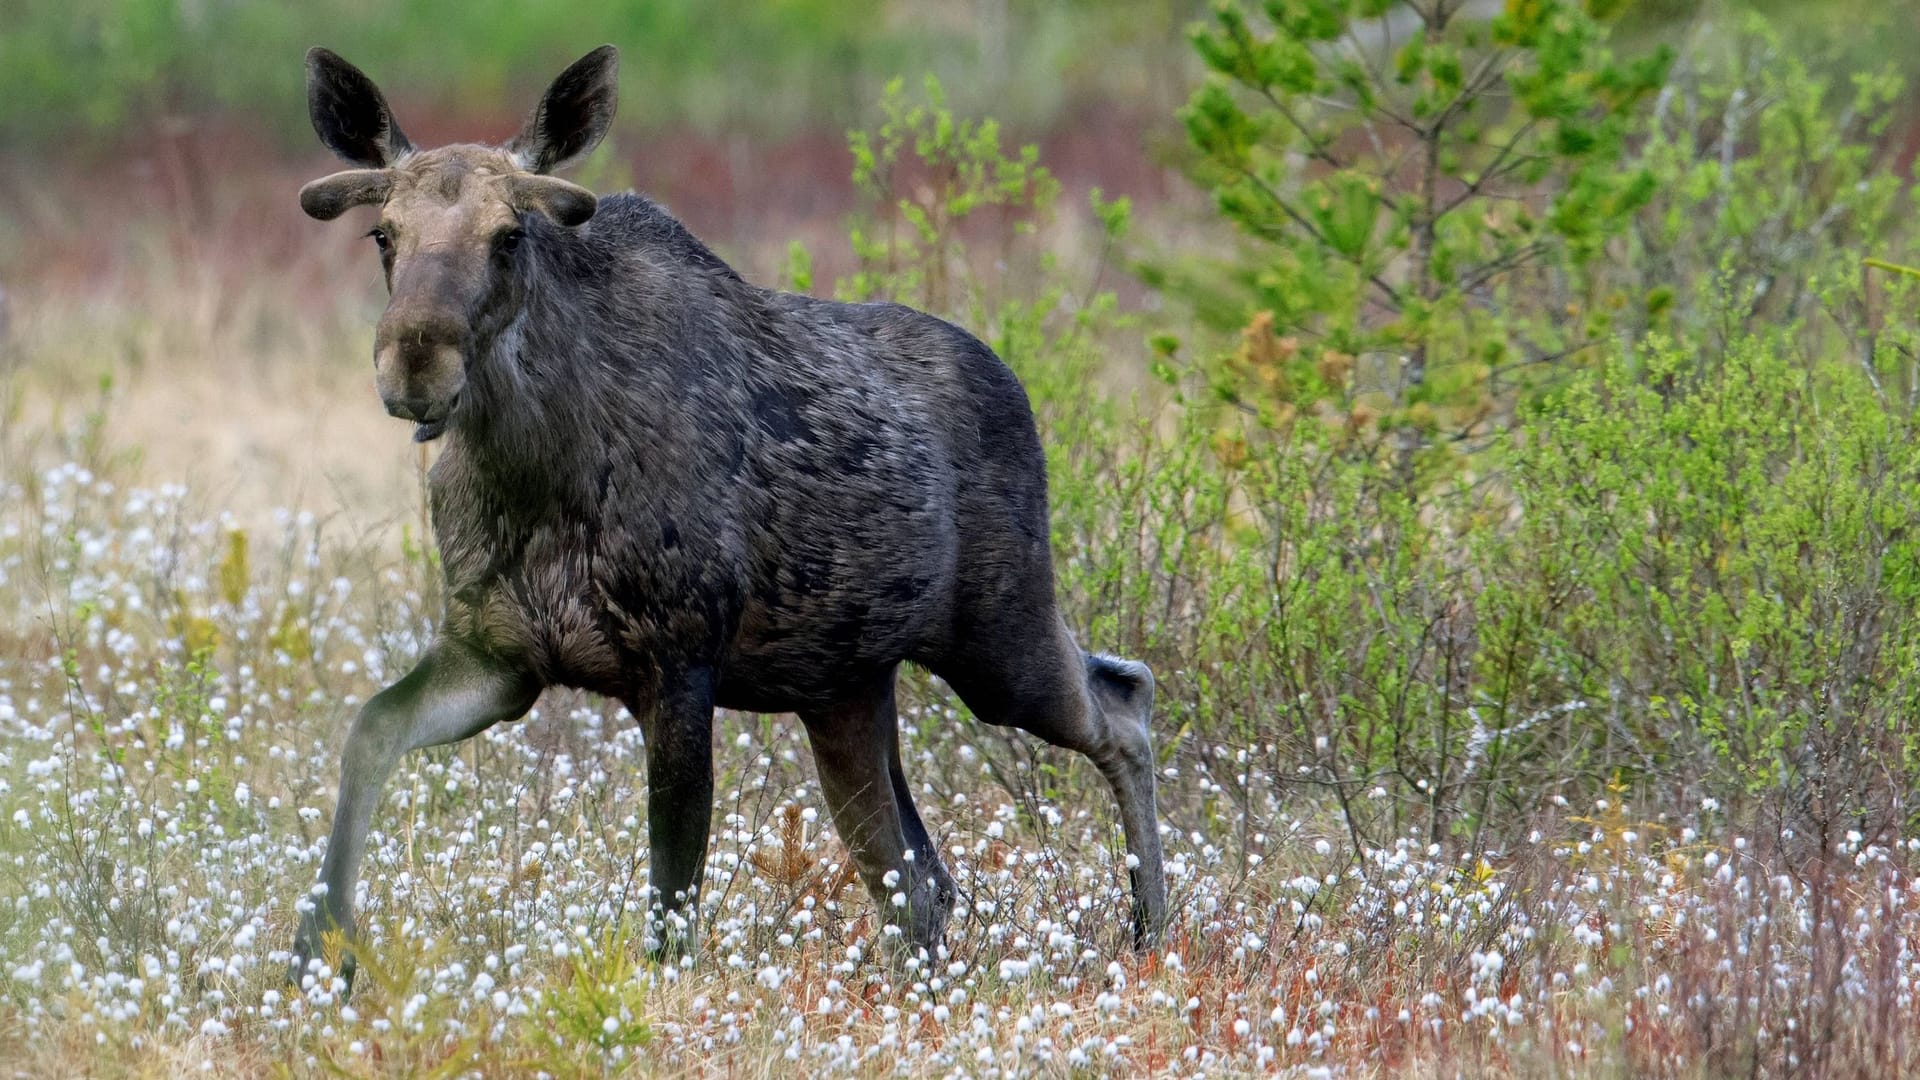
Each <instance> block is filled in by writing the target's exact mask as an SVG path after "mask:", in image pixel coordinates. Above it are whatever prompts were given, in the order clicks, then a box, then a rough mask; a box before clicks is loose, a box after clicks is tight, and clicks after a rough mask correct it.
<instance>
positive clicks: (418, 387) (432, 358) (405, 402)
mask: <svg viewBox="0 0 1920 1080" xmlns="http://www.w3.org/2000/svg"><path fill="white" fill-rule="evenodd" d="M467 337H468V332H467V328H466V327H465V326H464V325H461V324H460V323H457V322H454V321H452V320H446V319H424V320H410V321H408V322H405V323H396V324H394V325H392V326H387V325H383V326H382V327H381V328H380V333H379V334H378V336H377V340H376V343H375V348H374V382H375V385H376V386H377V387H378V389H379V391H380V401H381V403H382V404H384V405H385V406H386V407H387V412H388V414H390V415H392V416H397V417H399V418H400V419H402V420H411V421H413V422H415V423H419V424H431V423H436V422H438V421H441V420H445V419H446V417H447V415H448V414H449V413H451V412H452V411H453V406H454V404H455V403H456V402H457V401H458V400H459V398H460V391H461V390H462V389H463V388H464V386H465V384H466V349H467Z"/></svg>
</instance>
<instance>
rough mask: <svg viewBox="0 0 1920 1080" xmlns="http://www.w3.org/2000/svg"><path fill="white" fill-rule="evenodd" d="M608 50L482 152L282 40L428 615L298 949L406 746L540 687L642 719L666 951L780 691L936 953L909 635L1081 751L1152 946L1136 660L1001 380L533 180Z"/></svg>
mask: <svg viewBox="0 0 1920 1080" xmlns="http://www.w3.org/2000/svg"><path fill="white" fill-rule="evenodd" d="M617 71H618V54H617V52H616V50H615V49H614V48H613V47H612V46H602V47H600V48H598V49H595V50H593V51H592V52H590V53H588V54H587V55H586V56H584V57H582V58H581V59H579V60H578V61H576V62H574V63H573V65H572V66H570V67H568V68H567V69H566V70H565V71H563V72H562V73H561V74H560V76H559V77H558V78H557V79H555V80H554V82H553V83H552V85H551V86H550V87H549V88H548V90H547V91H546V93H545V95H544V96H543V97H542V98H541V100H540V102H539V104H538V105H537V106H536V107H535V108H534V110H533V112H532V114H531V116H530V117H529V118H528V119H527V121H526V123H525V125H524V126H523V128H522V129H521V131H520V132H519V134H517V135H515V136H514V137H513V138H512V139H511V140H509V141H508V142H507V143H506V144H504V145H502V146H490V145H479V144H455V145H449V146H443V147H440V148H438V149H431V150H421V149H417V148H415V147H414V146H413V144H412V143H411V142H409V141H408V139H407V137H406V136H405V135H404V134H402V133H401V130H400V126H399V124H397V123H396V122H395V120H394V117H393V114H392V111H391V110H390V109H389V108H388V105H387V102H386V99H385V98H384V97H383V96H382V94H381V93H380V90H379V89H378V88H377V87H376V86H375V85H374V84H373V82H372V81H371V80H370V79H369V78H368V77H367V76H366V75H365V74H363V73H362V72H361V71H360V70H359V69H358V68H355V67H354V66H353V65H351V64H349V63H347V62H346V61H345V60H343V59H341V58H340V57H339V56H337V55H335V54H334V53H332V52H329V51H328V50H326V49H322V48H315V49H313V50H311V51H310V52H309V53H308V54H307V58H306V74H307V97H308V107H309V112H310V114H311V119H312V121H313V127H314V130H315V132H316V133H317V134H318V135H319V137H320V141H321V142H322V143H323V144H325V145H326V146H327V148H328V149H330V150H332V151H333V152H334V153H335V154H336V155H338V156H339V157H341V158H343V159H345V160H346V161H347V162H348V163H350V164H351V165H352V166H353V168H350V169H348V170H346V171H344V172H338V173H335V174H333V175H330V176H325V177H322V178H321V179H318V180H315V181H313V182H311V183H309V184H307V185H306V186H305V187H304V188H302V189H301V191H300V205H301V208H302V209H304V210H305V211H306V213H307V214H309V215H311V216H312V217H314V218H317V219H319V220H322V221H328V220H332V219H334V218H337V217H339V216H340V215H342V214H343V213H345V212H346V211H348V210H349V209H352V208H354V207H360V206H368V207H376V208H378V211H379V218H378V224H376V225H375V226H374V227H373V229H372V231H371V232H370V233H369V234H368V235H369V236H370V237H371V238H372V240H373V243H374V246H375V247H376V248H377V249H378V252H379V260H380V266H381V269H382V270H383V272H384V273H385V276H386V283H387V288H388V293H389V297H390V299H389V301H388V304H387V307H386V310H385V312H384V313H383V314H382V315H381V317H380V319H379V323H378V325H377V327H376V330H375V333H374V342H373V367H374V384H375V388H376V389H377V390H378V392H379V395H380V399H381V402H382V403H383V404H384V405H385V406H386V408H387V411H388V413H390V414H391V415H393V416H395V417H398V418H401V419H404V420H409V421H412V422H413V423H414V424H415V425H416V427H415V429H414V433H413V437H414V439H415V440H416V441H420V442H427V441H431V440H441V442H442V446H441V449H440V453H439V456H438V459H437V460H436V461H435V463H434V465H433V467H432V470H431V473H430V478H429V493H428V499H429V505H430V511H431V518H432V522H433V530H434V533H435V538H436V540H437V542H438V544H439V548H440V554H441V564H442V572H443V573H444V575H445V585H446V590H445V595H446V610H445V614H444V617H443V618H442V620H441V623H440V625H439V626H438V627H437V629H436V632H435V634H434V637H433V639H432V640H431V642H430V643H429V644H428V646H427V647H426V648H425V650H424V655H423V656H422V657H421V659H420V661H419V663H418V665H417V666H416V667H414V668H413V669H412V670H411V671H410V672H409V673H408V674H407V675H406V676H405V677H404V678H402V679H400V681H398V682H397V683H394V684H393V685H392V686H390V687H387V688H386V689H385V690H383V691H381V692H380V693H379V694H377V695H375V696H374V697H373V698H371V699H370V700H369V701H368V702H367V703H366V704H365V706H364V707H363V708H362V709H361V710H360V711H359V713H358V715H357V716H356V718H355V719H354V721H353V724H352V727H351V730H350V733H349V734H348V736H347V741H346V745H345V747H344V749H343V751H342V761H341V779H340V789H339V798H338V802H337V805H336V807H335V810H334V818H333V824H332V832H331V835H330V839H329V842H328V846H327V848H326V855H325V858H324V860H323V863H322V866H321V869H320V879H319V882H318V884H316V885H315V886H314V888H313V890H312V893H311V895H310V897H309V898H305V899H303V901H302V903H300V904H299V905H297V906H298V907H299V908H300V909H301V918H300V925H299V929H298V932H297V935H296V937H295V940H294V947H293V951H292V970H291V974H292V977H293V978H294V980H295V981H296V982H297V981H299V980H301V978H302V977H303V975H306V974H308V973H311V972H314V971H317V970H318V962H319V959H320V957H321V955H322V954H321V948H322V944H323V942H327V943H329V944H331V943H332V942H333V941H338V940H344V941H348V942H350V941H351V940H352V934H353V926H354V922H353V897H354V883H355V880H356V877H357V875H358V873H359V869H360V860H361V856H362V852H363V849H364V847H365V842H366V837H367V832H368V829H369V826H370V823H371V819H372V817H373V812H374V808H375V805H376V804H377V802H378V801H379V795H380V792H381V789H382V787H383V786H384V785H385V784H386V782H387V780H388V778H389V775H390V774H391V773H392V772H393V770H394V768H395V767H396V765H397V763H398V761H399V760H400V758H401V756H402V755H404V754H406V753H407V752H408V751H410V750H415V749H418V748H421V747H427V746H434V745H439V744H445V743H451V742H456V741H459V740H463V739H467V738H470V737H472V736H474V735H477V734H479V733H480V732H482V731H485V730H487V729H488V728H490V727H492V726H493V725H495V724H498V723H500V722H502V721H511V720H515V719H518V718H519V717H521V716H522V715H524V714H525V713H526V712H527V711H528V710H529V709H530V708H531V707H532V706H533V704H534V702H535V700H536V699H537V698H538V697H539V696H540V693H541V692H542V690H543V689H544V688H546V687H548V686H556V685H558V686H567V687H574V688H579V689H583V690H587V691H590V692H593V693H596V694H600V695H604V696H606V697H608V698H611V699H614V700H618V701H620V702H622V703H623V704H625V705H626V707H627V708H628V710H629V711H630V712H631V713H632V714H633V716H634V717H635V718H636V719H637V721H638V723H639V725H640V728H641V733H642V738H643V742H644V746H645V752H646V782H647V814H648V819H649V820H648V835H649V841H650V844H651V853H650V856H649V865H648V871H649V876H650V881H649V886H650V889H651V892H650V904H651V908H650V915H649V919H650V921H651V923H652V925H653V926H655V927H657V928H659V929H660V932H659V934H658V935H657V936H655V937H654V941H655V947H656V949H660V950H664V951H669V952H684V951H687V950H690V949H691V948H692V945H693V941H692V928H693V927H694V926H696V925H697V921H696V917H697V912H698V902H699V884H700V881H701V876H702V868H703V866H704V863H705V861H706V854H707V841H708V832H709V828H710V822H711V816H712V807H713V723H714V710H715V709H716V708H725V709H733V710H742V711H749V712H777V713H794V714H797V715H798V717H799V718H800V721H801V723H802V725H803V727H804V728H805V731H806V733H807V738H808V741H809V743H810V745H811V748H812V751H813V758H814V762H815V765H816V767H817V770H818V774H819V780H820V788H821V793H822V795H823V797H824V801H825V802H826V803H827V808H828V811H829V812H830V814H831V816H832V819H833V822H834V826H835V828H836V829H837V830H838V832H839V833H840V836H841V839H842V840H843V841H844V842H845V844H846V846H847V848H848V850H849V852H850V853H851V858H852V861H853V863H854V868H855V869H856V870H857V871H858V873H859V876H860V878H861V880H862V881H863V883H864V884H865V886H866V887H867V889H868V891H869V892H870V893H871V894H872V895H873V897H874V898H875V900H876V901H877V902H878V903H879V907H880V911H881V912H882V913H883V917H884V918H885V919H886V920H888V922H890V923H891V924H892V925H893V926H896V927H897V928H898V929H897V931H893V932H889V933H888V934H886V935H883V936H885V937H887V938H889V939H891V940H893V941H894V942H896V943H897V944H896V946H895V949H894V951H895V952H896V953H897V952H898V951H899V950H901V949H925V950H929V951H932V950H934V949H935V948H936V947H937V946H938V945H939V944H940V942H941V941H942V938H943V934H944V932H945V927H946V923H947V920H948V918H949V915H950V912H951V908H952V904H953V902H954V899H955V889H954V882H953V878H952V876H951V875H950V874H949V872H948V870H947V868H946V867H945V865H944V864H943V863H942V861H941V857H940V852H939V850H938V848H937V847H936V846H935V844H934V842H933V839H932V837H931V836H929V834H928V831H927V827H926V826H925V824H923V823H922V821H921V818H920V815H919V812H918V811H917V810H916V809H915V808H914V804H913V797H912V795H911V794H910V792H909V789H908V787H907V782H906V778H905V777H904V775H903V774H902V771H901V764H900V747H899V732H898V727H897V720H896V714H895V699H894V679H895V674H896V672H897V671H898V669H899V668H900V665H901V664H903V663H912V664H915V665H918V666H920V667H922V668H924V669H925V670H927V671H930V672H932V673H933V674H934V675H936V676H938V677H939V678H940V679H942V680H944V681H945V682H946V684H947V685H948V686H949V687H951V688H952V690H953V691H954V692H955V693H956V694H957V695H958V696H959V697H960V699H961V700H962V701H963V702H964V703H965V704H966V705H967V707H968V708H969V710H970V711H971V712H972V713H973V714H974V715H975V716H976V717H978V718H979V719H981V720H985V721H987V722H988V723H991V724H998V725H1009V726H1012V727H1015V728H1019V729H1023V730H1025V731H1027V732H1030V733H1032V734H1033V735H1035V736H1038V737H1039V738H1041V739H1043V740H1045V741H1046V742H1048V743H1051V744H1054V745H1056V746H1061V747H1065V748H1067V749H1071V750H1076V751H1078V752H1080V753H1082V754H1084V755H1086V756H1087V757H1088V758H1090V759H1091V760H1092V761H1093V763H1094V764H1095V766H1097V767H1098V769H1099V770H1100V772H1101V774H1102V775H1103V776H1104V777H1105V778H1106V781H1107V782H1108V784H1109V785H1110V786H1111V787H1112V789H1113V793H1114V795H1115V797H1116V799H1117V801H1118V803H1119V810H1120V821H1121V824H1122V827H1123V829H1124V832H1125V838H1126V846H1127V851H1128V854H1129V858H1128V860H1127V864H1128V868H1129V874H1130V878H1131V886H1132V892H1133V903H1132V912H1131V914H1132V930H1133V938H1134V941H1135V944H1136V946H1142V947H1143V946H1145V945H1146V944H1147V943H1150V942H1152V941H1154V940H1156V939H1157V938H1158V937H1159V936H1160V935H1161V934H1162V933H1163V931H1164V928H1165V926H1166V923H1167V898H1166V884H1165V878H1164V875H1163V872H1162V865H1161V848H1160V836H1159V826H1158V821H1157V817H1156V811H1155V790H1154V786H1155V784H1154V761H1155V759H1154V754H1153V747H1152V741H1151V736H1150V734H1149V729H1148V720H1149V715H1150V713H1151V710H1152V704H1153V685H1154V684H1153V677H1152V675H1151V673H1150V672H1149V671H1148V669H1147V667H1146V666H1145V665H1144V664H1140V663H1137V662H1133V661H1128V660H1122V659H1116V658H1114V657H1110V656H1105V655H1100V654H1090V653H1088V652H1086V651H1083V650H1082V649H1081V648H1080V646H1079V645H1077V644H1076V643H1075V641H1074V638H1073V636H1072V634H1071V633H1070V631H1069V630H1068V628H1067V625H1066V623H1065V621H1064V620H1063V618H1062V617H1061V615H1060V613H1059V611H1058V608H1057V606H1056V602H1055V596H1054V581H1053V567H1052V562H1051V552H1050V546H1049V524H1048V507H1047V478H1046V462H1045V458H1044V456H1043V454H1042V450H1041V444H1040V440H1039V436H1038V433H1037V432H1036V430H1035V426H1034V420H1033V415H1032V411H1031V409H1030V407H1029V405H1028V401H1027V397H1026V392H1025V390H1024V389H1023V388H1022V387H1021V386H1020V384H1019V382H1018V381H1017V380H1016V379H1015V377H1014V375H1013V374H1012V372H1011V371H1009V370H1008V368H1007V367H1006V366H1005V365H1004V364H1003V363H1002V362H1001V360H1000V358H999V357H998V356H996V355H995V354H994V353H993V351H992V350H991V349H989V348H988V347H987V346H986V345H984V344H983V343H981V342H980V340H979V339H977V338H975V337H974V336H972V335H971V334H969V333H967V332H966V331H965V330H962V329H960V328H958V327H956V326H954V325H952V324H950V323H947V322H944V321H942V320H940V319H938V318H935V317H933V316H931V315H927V314H924V313H922V312H919V311H915V310H913V309H911V308H907V307H903V306H900V305H897V304H886V303H860V304H848V303H836V302H830V301H826V300H820V299H815V298H813V297H809V296H801V295H794V294H790V293H784V292H778V291H774V290H770V289H765V288H761V287H758V286H755V285H752V284H749V283H748V282H747V281H745V280H743V279H742V278H741V276H740V275H739V274H738V273H736V272H735V271H734V270H733V269H732V268H731V267H730V266H728V264H727V263H725V262H724V261H722V260H721V259H720V258H719V257H718V256H716V255H715V254H714V253H713V252H712V251H711V250H709V249H708V248H707V246H706V245H705V244H703V243H701V242H700V241H699V240H698V239H696V238H695V237H694V236H693V234H692V233H691V232H689V231H688V230H687V229H686V228H685V227H684V226H683V225H682V224H681V223H680V222H679V221H677V220H676V219H674V218H673V217H672V216H670V215H669V214H668V213H667V212H666V211H665V210H663V209H662V208H661V207H660V206H658V205H657V204H655V203H653V202H652V201H650V200H648V199H647V198H645V197H643V196H640V195H636V194H631V193H629V194H620V195H609V196H606V197H604V198H603V197H597V196H596V195H594V193H592V192H591V191H588V190H587V189H586V188H583V187H581V186H579V185H576V184H573V183H570V182H568V181H566V180H562V179H560V178H558V177H556V176H554V175H552V174H553V173H554V171H555V170H558V169H562V168H564V167H566V166H568V165H569V164H572V163H575V162H578V161H580V160H581V159H582V158H584V157H585V156H586V155H587V154H588V153H589V152H591V151H592V150H593V149H594V147H595V146H596V145H597V144H598V143H599V142H600V140H601V138H602V136H604V135H605V134H606V132H607V129H608V126H609V125H610V124H611V122H612V120H613V115H614V106H615V98H616V85H617ZM329 935H339V937H337V938H330V937H329ZM342 968H343V971H342V974H343V975H345V976H346V977H348V978H351V974H352V956H351V950H350V949H349V950H348V951H347V956H346V958H345V961H344V963H343V964H342Z"/></svg>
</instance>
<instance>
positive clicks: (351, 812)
mask: <svg viewBox="0 0 1920 1080" xmlns="http://www.w3.org/2000/svg"><path fill="white" fill-rule="evenodd" d="M540 689H541V688H540V685H539V682H538V680H536V679H534V678H533V677H532V676H531V675H529V674H526V673H524V672H520V671H515V670H511V669H506V668H502V667H501V666H500V665H499V664H498V663H497V662H495V661H493V660H490V659H489V658H487V657H485V656H483V655H481V654H480V653H478V652H476V651H475V650H473V649H471V648H468V647H466V646H462V645H460V644H458V643H456V642H452V641H446V640H442V641H438V642H435V643H434V644H433V646H432V647H430V648H429V649H428V650H427V655H426V656H425V657H423V658H422V659H421V661H420V663H419V664H418V665H416V666H415V667H414V669H413V670H412V671H411V672H408V673H407V676H406V677H405V678H403V679H401V680H400V681H399V682H397V683H394V684H393V685H392V686H389V687H387V688H386V689H385V690H382V691H381V692H380V693H378V694H375V695H374V696H373V698H372V700H370V701H368V702H367V704H366V705H365V706H364V707H363V708H362V709H361V710H360V715H359V716H358V717H356V718H355V719H354V722H353V730H352V732H351V733H349V734H348V736H347V745H346V749H345V750H344V751H343V752H342V753H341V760H340V797H339V800H338V801H337V803H336V804H335V806H334V811H333V833H332V836H331V837H330V838H329V839H328V841H327V854H326V858H325V860H324V861H322V863H321V864H320V882H319V884H318V885H316V886H315V887H314V890H313V892H314V894H315V895H314V896H313V898H312V900H311V902H310V903H309V904H307V905H303V906H304V907H305V910H304V911H303V912H302V914H301V917H300V930H299V933H298V934H297V935H296V936H295V937H294V942H293V963H292V965H291V967H290V969H289V971H288V976H289V978H290V979H291V980H292V981H293V982H294V983H295V984H296V985H298V984H299V983H300V981H301V977H302V976H303V975H305V974H306V973H307V969H308V966H309V964H310V963H311V962H312V961H313V960H315V959H316V958H319V957H320V956H321V955H322V941H323V935H324V934H326V933H328V932H331V931H337V932H339V933H340V935H341V938H342V940H345V939H348V938H351V936H352V933H353V886H354V881H355V880H356V879H357V878H358V877H359V873H360V857H361V855H362V854H363V853H364V851H365V848H366V840H367V829H368V828H369V826H370V825H371V823H372V820H373V808H374V806H375V805H376V804H377V803H378V802H379V801H380V792H381V790H382V789H384V788H385V787H386V783H387V777H388V776H389V775H391V774H392V772H393V769H394V766H395V765H397V764H398V763H399V761H400V757H401V755H402V754H405V753H406V752H407V751H409V750H416V749H419V748H421V747H425V746H438V745H440V744H442V743H450V742H458V741H460V740H461V739H465V738H468V737H470V736H473V735H477V734H479V733H480V732H482V731H485V730H486V729H487V728H490V727H492V726H493V725H494V724H497V723H499V722H500V721H502V720H512V719H515V718H516V717H519V716H521V715H523V714H525V713H526V711H527V710H528V709H530V708H532V707H533V703H534V701H535V700H537V699H538V698H539V696H540ZM342 974H343V975H344V976H345V977H346V978H347V979H348V980H351V979H352V977H353V957H352V954H351V953H348V954H346V955H345V956H344V957H343V963H342Z"/></svg>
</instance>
